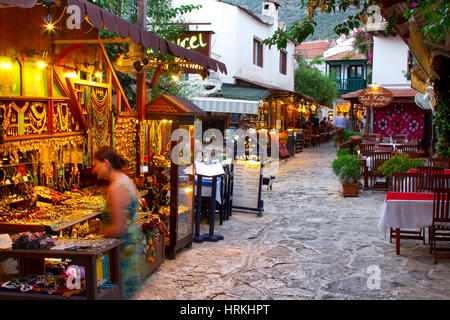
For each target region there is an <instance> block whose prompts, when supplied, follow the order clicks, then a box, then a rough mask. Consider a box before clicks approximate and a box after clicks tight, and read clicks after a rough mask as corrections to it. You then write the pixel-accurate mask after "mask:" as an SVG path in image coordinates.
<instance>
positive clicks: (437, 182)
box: [421, 174, 450, 193]
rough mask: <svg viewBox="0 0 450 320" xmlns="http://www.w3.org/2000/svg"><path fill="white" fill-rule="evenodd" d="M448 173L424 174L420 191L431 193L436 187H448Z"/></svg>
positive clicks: (449, 185) (449, 179) (449, 176)
mask: <svg viewBox="0 0 450 320" xmlns="http://www.w3.org/2000/svg"><path fill="white" fill-rule="evenodd" d="M449 187H450V175H449V174H424V178H423V184H422V190H421V192H426V193H428V192H429V193H432V192H434V190H435V189H437V188H449Z"/></svg>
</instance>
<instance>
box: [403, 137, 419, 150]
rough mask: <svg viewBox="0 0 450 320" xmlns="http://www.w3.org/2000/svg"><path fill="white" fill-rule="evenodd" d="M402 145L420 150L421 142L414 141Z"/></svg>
mask: <svg viewBox="0 0 450 320" xmlns="http://www.w3.org/2000/svg"><path fill="white" fill-rule="evenodd" d="M402 145H404V146H413V147H417V148H419V140H416V139H413V140H409V141H406V142H403V143H402Z"/></svg>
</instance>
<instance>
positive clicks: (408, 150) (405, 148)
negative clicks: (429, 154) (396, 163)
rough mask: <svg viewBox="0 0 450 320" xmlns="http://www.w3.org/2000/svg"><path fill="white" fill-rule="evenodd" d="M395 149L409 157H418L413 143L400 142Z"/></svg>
mask: <svg viewBox="0 0 450 320" xmlns="http://www.w3.org/2000/svg"><path fill="white" fill-rule="evenodd" d="M397 150H398V151H400V153H402V154H403V153H405V154H407V155H408V156H409V157H410V158H419V153H418V152H417V146H414V145H407V144H402V145H400V146H398V147H397Z"/></svg>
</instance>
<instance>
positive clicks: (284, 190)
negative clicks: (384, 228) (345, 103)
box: [134, 143, 450, 300]
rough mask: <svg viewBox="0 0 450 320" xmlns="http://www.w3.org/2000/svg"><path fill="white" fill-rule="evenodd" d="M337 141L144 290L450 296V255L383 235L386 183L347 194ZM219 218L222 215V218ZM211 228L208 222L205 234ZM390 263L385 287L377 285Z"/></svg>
mask: <svg viewBox="0 0 450 320" xmlns="http://www.w3.org/2000/svg"><path fill="white" fill-rule="evenodd" d="M335 158H336V148H335V147H334V146H333V144H332V143H328V144H325V145H322V146H320V147H317V148H307V149H304V152H302V153H299V154H297V155H296V156H295V158H293V159H289V160H288V161H282V162H281V164H280V170H279V172H278V174H277V176H276V180H275V183H274V185H273V189H272V191H268V190H267V188H264V187H263V189H262V199H263V201H264V212H263V216H262V217H258V216H257V215H256V214H254V213H244V212H233V215H232V216H231V217H230V219H229V220H227V221H224V223H223V225H219V223H217V224H216V228H215V231H216V233H217V234H221V235H223V236H224V237H225V239H224V240H223V241H219V242H216V243H212V242H204V243H200V244H197V243H194V244H193V245H192V248H191V249H184V250H182V251H181V252H179V253H178V254H177V256H176V259H175V260H166V261H165V262H164V263H163V264H162V265H161V267H160V268H159V269H158V270H157V271H156V272H155V273H153V274H152V275H151V276H150V277H149V278H148V279H147V281H146V282H145V284H144V285H143V287H142V290H141V291H140V292H139V293H138V294H137V295H136V296H135V297H134V299H140V300H146V299H154V300H158V299H208V300H210V299H220V300H223V299H227V300H228V299H231V300H240V299H252V300H254V299H256V300H259V299H287V300H292V299H333V300H335V299H337V300H348V299H445V300H448V299H450V261H439V262H438V264H436V265H435V264H434V263H433V258H432V256H431V255H430V254H429V248H428V245H424V244H423V243H422V242H421V241H414V240H409V241H408V240H402V243H401V255H400V256H397V255H396V254H395V241H393V242H392V243H389V238H388V237H385V236H383V235H380V234H379V233H378V231H377V223H378V219H379V215H380V212H381V210H382V207H383V203H384V198H385V194H386V193H385V192H380V191H376V192H372V191H363V190H360V193H359V196H358V197H356V198H343V197H342V191H341V190H342V186H341V184H340V183H339V181H338V179H337V177H336V176H335V175H334V173H333V171H332V169H331V163H332V161H333V160H334V159H335ZM217 221H218V220H217ZM207 232H208V225H207V224H206V222H204V221H202V224H201V233H207ZM374 266H375V267H378V268H379V270H380V288H379V289H377V288H372V289H370V288H368V280H369V277H370V276H371V275H373V273H369V272H368V270H370V269H368V268H369V267H370V268H374Z"/></svg>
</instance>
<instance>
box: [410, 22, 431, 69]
mask: <svg viewBox="0 0 450 320" xmlns="http://www.w3.org/2000/svg"><path fill="white" fill-rule="evenodd" d="M409 47H410V48H411V51H412V52H413V53H414V57H415V58H416V59H417V61H418V62H419V65H420V66H421V67H422V68H423V71H424V72H425V74H426V77H427V78H430V74H431V62H432V58H431V53H430V50H428V48H427V47H426V46H425V45H424V44H423V42H422V36H421V34H420V31H419V28H418V27H417V24H416V23H415V22H414V21H410V23H409Z"/></svg>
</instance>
